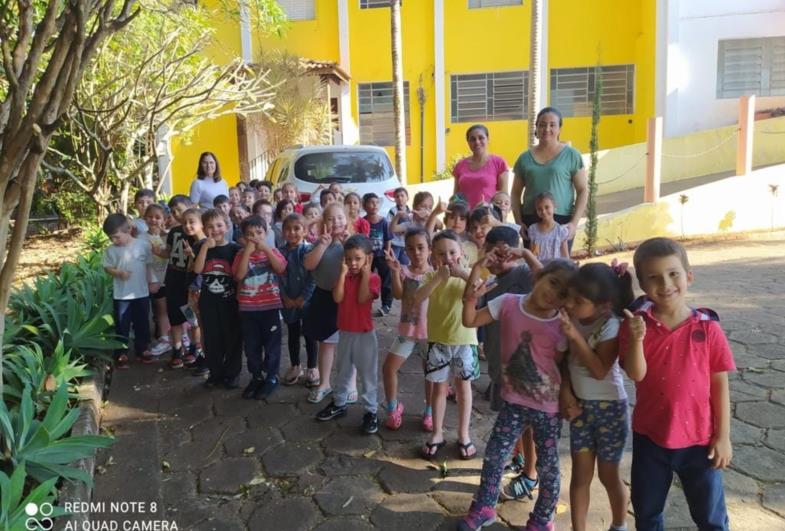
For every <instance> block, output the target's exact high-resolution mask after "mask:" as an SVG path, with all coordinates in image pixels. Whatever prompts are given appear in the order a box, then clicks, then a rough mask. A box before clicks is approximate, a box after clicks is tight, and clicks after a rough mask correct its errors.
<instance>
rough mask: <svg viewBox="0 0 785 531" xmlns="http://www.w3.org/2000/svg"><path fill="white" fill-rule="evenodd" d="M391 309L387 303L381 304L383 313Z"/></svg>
mask: <svg viewBox="0 0 785 531" xmlns="http://www.w3.org/2000/svg"><path fill="white" fill-rule="evenodd" d="M391 310H392V308H391V307H390V305H389V304H383V305H382V313H383V314H384V315H387V314H388V313H390V311H391Z"/></svg>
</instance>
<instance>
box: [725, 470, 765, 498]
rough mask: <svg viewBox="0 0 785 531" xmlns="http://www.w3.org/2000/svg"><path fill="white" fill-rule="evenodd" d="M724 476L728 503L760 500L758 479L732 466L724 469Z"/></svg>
mask: <svg viewBox="0 0 785 531" xmlns="http://www.w3.org/2000/svg"><path fill="white" fill-rule="evenodd" d="M722 476H723V477H722V482H723V485H724V486H725V500H726V501H727V502H728V503H730V502H732V501H733V502H743V503H750V502H757V501H758V495H759V493H760V492H759V491H760V487H759V486H758V482H757V481H755V480H754V479H752V478H751V477H749V476H745V475H744V474H740V473H739V472H737V471H736V470H733V469H730V468H729V469H727V470H724V471H723V473H722Z"/></svg>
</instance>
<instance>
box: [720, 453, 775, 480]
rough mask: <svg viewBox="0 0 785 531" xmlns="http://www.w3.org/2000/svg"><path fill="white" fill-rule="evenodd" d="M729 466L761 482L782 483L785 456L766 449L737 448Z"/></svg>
mask: <svg viewBox="0 0 785 531" xmlns="http://www.w3.org/2000/svg"><path fill="white" fill-rule="evenodd" d="M731 466H732V467H733V468H735V469H736V470H738V471H739V472H741V473H742V474H744V475H747V476H752V477H754V478H757V479H759V480H762V481H782V471H783V470H785V454H783V453H781V452H775V451H774V450H771V449H769V448H766V447H752V446H739V447H738V448H736V449H735V451H734V455H733V462H732V463H731Z"/></svg>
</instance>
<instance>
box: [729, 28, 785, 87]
mask: <svg viewBox="0 0 785 531" xmlns="http://www.w3.org/2000/svg"><path fill="white" fill-rule="evenodd" d="M718 55H719V56H718V58H717V97H718V98H736V97H738V96H747V95H752V94H755V95H756V96H785V37H767V38H763V39H733V40H725V41H720V43H719V51H718Z"/></svg>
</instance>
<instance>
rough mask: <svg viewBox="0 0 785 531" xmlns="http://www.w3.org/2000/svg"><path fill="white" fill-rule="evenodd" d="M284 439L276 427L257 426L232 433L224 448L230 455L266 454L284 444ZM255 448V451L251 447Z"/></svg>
mask: <svg viewBox="0 0 785 531" xmlns="http://www.w3.org/2000/svg"><path fill="white" fill-rule="evenodd" d="M283 442H284V440H283V437H281V434H280V433H278V430H276V429H275V428H270V427H266V428H257V429H255V430H247V431H244V432H242V433H238V434H237V435H232V436H231V437H228V438H226V440H225V441H224V448H226V453H227V454H228V455H229V456H230V457H245V456H248V455H264V454H265V452H268V451H269V450H271V449H273V448H275V447H277V446H279V445H281V444H283ZM250 448H253V451H250V450H249V449H250Z"/></svg>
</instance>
